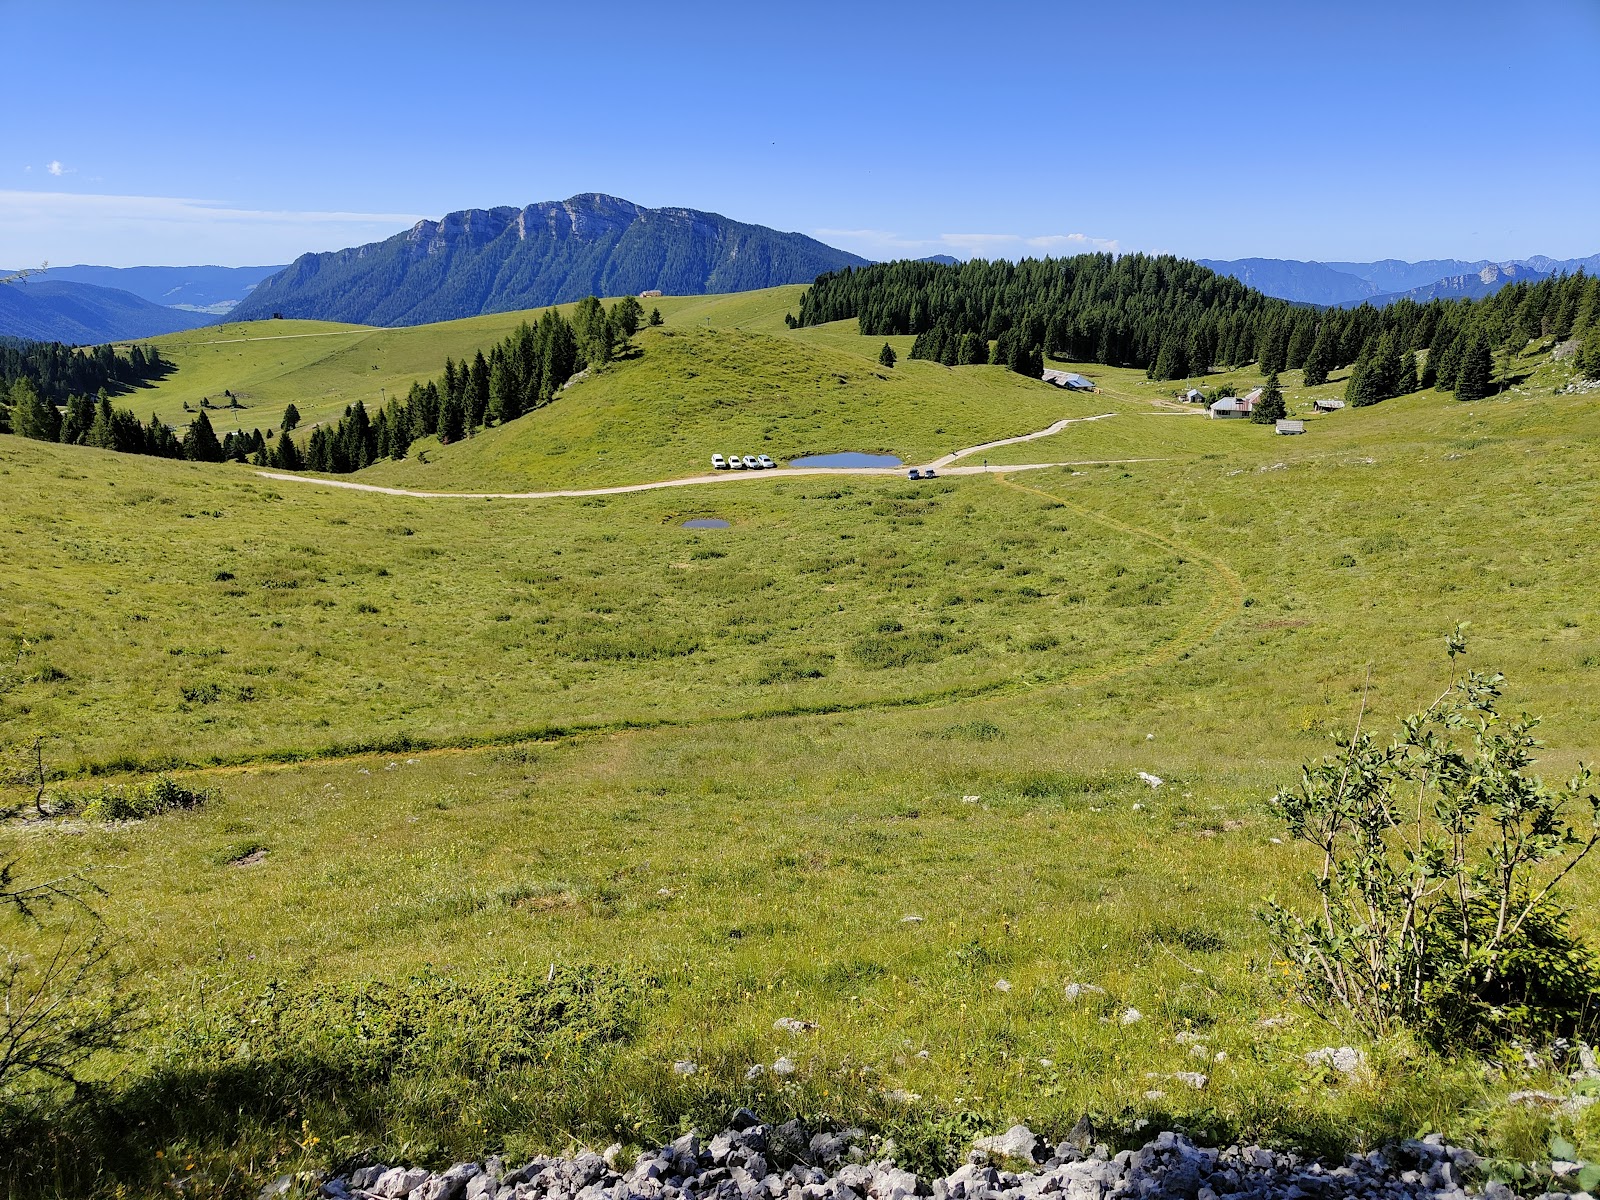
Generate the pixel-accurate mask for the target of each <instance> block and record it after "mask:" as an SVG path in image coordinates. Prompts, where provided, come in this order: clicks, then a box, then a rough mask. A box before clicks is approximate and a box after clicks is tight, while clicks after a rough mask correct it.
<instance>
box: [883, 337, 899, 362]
mask: <svg viewBox="0 0 1600 1200" xmlns="http://www.w3.org/2000/svg"><path fill="white" fill-rule="evenodd" d="M898 361H899V358H898V356H896V354H895V352H894V347H893V346H891V345H889V343H888V342H885V343H884V344H883V349H882V350H880V351H878V364H879V365H880V366H884V367H892V366H894V364H895V363H896V362H898Z"/></svg>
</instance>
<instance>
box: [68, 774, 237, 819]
mask: <svg viewBox="0 0 1600 1200" xmlns="http://www.w3.org/2000/svg"><path fill="white" fill-rule="evenodd" d="M214 795H215V793H214V792H213V790H212V789H210V788H191V787H188V786H186V785H184V784H181V783H179V782H178V781H177V780H175V779H173V778H172V777H171V776H170V775H159V776H157V777H156V778H155V779H153V780H151V781H150V782H148V783H135V784H121V785H113V786H111V787H104V788H100V789H99V790H98V791H94V792H87V793H84V794H83V795H81V796H79V797H77V803H76V805H75V807H77V809H78V811H79V812H81V813H82V815H83V816H84V817H85V818H86V819H87V820H90V821H142V820H144V819H145V818H146V817H153V816H156V815H158V814H160V813H164V812H170V811H172V810H174V809H184V808H199V807H200V806H201V805H203V804H206V803H207V802H209V801H210V800H211V799H213V797H214Z"/></svg>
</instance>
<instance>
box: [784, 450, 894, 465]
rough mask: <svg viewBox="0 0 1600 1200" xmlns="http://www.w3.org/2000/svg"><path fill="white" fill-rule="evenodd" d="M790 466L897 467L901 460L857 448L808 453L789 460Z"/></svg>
mask: <svg viewBox="0 0 1600 1200" xmlns="http://www.w3.org/2000/svg"><path fill="white" fill-rule="evenodd" d="M789 465H790V466H791V467H898V466H901V465H902V464H901V462H900V460H899V459H898V458H896V457H895V456H894V455H893V454H863V453H862V452H861V451H859V450H842V451H840V452H839V453H838V454H808V455H806V457H804V458H792V459H790V460H789Z"/></svg>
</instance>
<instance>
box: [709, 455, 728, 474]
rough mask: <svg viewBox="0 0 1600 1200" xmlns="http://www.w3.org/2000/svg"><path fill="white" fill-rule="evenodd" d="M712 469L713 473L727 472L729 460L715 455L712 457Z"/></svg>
mask: <svg viewBox="0 0 1600 1200" xmlns="http://www.w3.org/2000/svg"><path fill="white" fill-rule="evenodd" d="M711 469H712V470H713V471H726V470H727V469H728V460H727V459H725V458H723V457H722V455H720V454H713V455H712V456H711Z"/></svg>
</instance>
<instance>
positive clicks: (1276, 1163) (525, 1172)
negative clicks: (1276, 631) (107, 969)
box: [268, 1090, 1571, 1200]
mask: <svg viewBox="0 0 1600 1200" xmlns="http://www.w3.org/2000/svg"><path fill="white" fill-rule="evenodd" d="M1146 1097H1147V1098H1148V1099H1151V1100H1156V1099H1160V1098H1163V1093H1161V1092H1160V1091H1155V1090H1152V1091H1150V1092H1147V1093H1146ZM1080 1131H1081V1132H1080ZM1093 1136H1094V1133H1093V1129H1092V1127H1091V1126H1090V1125H1089V1124H1088V1122H1087V1121H1081V1122H1079V1126H1078V1128H1077V1129H1074V1130H1073V1135H1072V1137H1071V1139H1069V1140H1068V1141H1066V1142H1063V1143H1061V1144H1060V1145H1058V1146H1055V1147H1051V1146H1049V1145H1047V1144H1045V1143H1044V1142H1043V1141H1042V1140H1041V1139H1040V1138H1038V1137H1036V1136H1035V1135H1034V1133H1033V1132H1032V1130H1030V1129H1029V1128H1028V1127H1027V1126H1026V1125H1014V1126H1012V1127H1011V1128H1010V1129H1008V1130H1006V1131H1005V1132H1004V1133H1002V1134H999V1135H996V1136H993V1137H987V1138H979V1139H978V1140H977V1141H976V1142H975V1143H974V1144H973V1151H974V1154H975V1157H974V1158H973V1159H971V1160H969V1161H968V1163H967V1164H966V1165H965V1166H962V1167H960V1168H959V1169H958V1170H956V1171H955V1172H953V1173H952V1174H950V1175H948V1176H946V1177H943V1178H938V1177H924V1176H919V1175H916V1174H914V1173H913V1172H911V1171H907V1170H904V1169H903V1168H901V1167H900V1166H898V1165H897V1164H896V1163H895V1162H894V1161H893V1155H894V1149H893V1143H892V1142H885V1143H878V1144H874V1143H873V1142H872V1141H871V1140H870V1139H868V1137H867V1135H866V1134H864V1133H863V1132H862V1131H861V1130H859V1129H840V1128H839V1127H837V1126H833V1125H827V1126H822V1127H820V1128H816V1129H812V1128H809V1127H807V1126H806V1125H804V1124H802V1123H801V1122H799V1121H789V1122H786V1123H785V1124H783V1125H779V1126H776V1127H772V1126H767V1125H764V1124H762V1123H761V1122H760V1120H759V1118H757V1117H756V1115H755V1114H754V1113H751V1112H750V1111H749V1110H747V1109H740V1110H738V1111H737V1112H736V1113H735V1114H734V1117H733V1122H732V1124H731V1125H730V1127H729V1128H727V1129H725V1130H723V1131H722V1132H720V1133H718V1134H717V1135H716V1136H715V1137H714V1138H712V1139H711V1140H710V1141H709V1142H702V1141H701V1139H700V1138H699V1136H698V1135H696V1134H694V1133H688V1134H685V1135H684V1136H683V1137H681V1138H679V1139H678V1140H677V1141H675V1142H673V1143H672V1144H671V1145H668V1146H661V1147H658V1148H656V1149H647V1150H645V1151H644V1152H643V1153H641V1154H640V1155H639V1156H638V1158H637V1160H636V1161H635V1162H634V1163H633V1164H632V1165H631V1166H627V1167H623V1166H621V1165H620V1164H618V1163H616V1161H615V1160H616V1158H617V1157H618V1152H617V1150H616V1149H615V1148H613V1149H612V1151H611V1153H610V1154H609V1155H608V1156H601V1155H599V1154H595V1153H594V1152H592V1151H588V1150H584V1151H581V1152H579V1153H577V1154H575V1155H572V1156H570V1157H556V1156H547V1157H540V1158H535V1159H532V1160H531V1161H529V1162H528V1163H526V1164H524V1165H523V1166H520V1167H516V1168H508V1167H507V1165H506V1164H505V1163H504V1162H503V1161H502V1160H501V1159H499V1158H498V1157H494V1156H491V1157H489V1158H487V1159H485V1160H484V1161H483V1162H481V1163H457V1164H455V1165H454V1166H452V1167H451V1168H450V1169H449V1170H446V1171H442V1172H439V1173H433V1172H430V1171H427V1170H425V1169H423V1168H420V1167H411V1168H406V1167H386V1166H383V1165H372V1166H367V1167H362V1168H360V1169H359V1170H355V1171H353V1172H350V1173H349V1174H347V1175H342V1176H336V1177H333V1178H331V1179H327V1180H326V1181H325V1182H324V1183H323V1184H322V1186H321V1194H322V1195H323V1196H324V1197H329V1198H331V1200H630V1198H631V1200H695V1198H696V1197H703V1198H705V1200H914V1198H915V1197H927V1196H932V1197H934V1198H935V1200H1045V1198H1047V1197H1048V1198H1050V1200H1121V1198H1129V1200H1132V1198H1135V1197H1139V1198H1143V1197H1148V1198H1150V1200H1177V1198H1179V1197H1183V1198H1185V1200H1220V1198H1223V1197H1227V1198H1230V1200H1341V1198H1343V1197H1362V1198H1369V1200H1469V1198H1468V1192H1467V1190H1466V1189H1467V1187H1469V1186H1470V1187H1472V1188H1473V1189H1474V1192H1476V1190H1477V1189H1478V1188H1479V1186H1480V1185H1479V1184H1478V1183H1476V1182H1473V1179H1474V1176H1475V1173H1476V1172H1477V1170H1478V1169H1479V1167H1480V1161H1479V1159H1478V1157H1477V1155H1475V1154H1473V1153H1472V1152H1471V1151H1470V1150H1465V1149H1461V1148H1458V1147H1453V1146H1449V1145H1447V1144H1445V1142H1444V1140H1443V1139H1442V1138H1440V1137H1438V1136H1437V1135H1434V1136H1430V1137H1428V1138H1425V1139H1423V1140H1421V1141H1406V1142H1402V1143H1399V1144H1398V1145H1391V1146H1388V1147H1385V1148H1383V1149H1380V1150H1374V1151H1372V1152H1370V1153H1367V1154H1362V1155H1351V1156H1350V1157H1348V1158H1347V1159H1345V1161H1344V1162H1342V1163H1337V1162H1313V1161H1309V1160H1306V1159H1303V1158H1301V1157H1299V1156H1297V1155H1294V1154H1284V1153H1278V1152H1276V1151H1273V1150H1270V1149H1268V1148H1266V1147H1263V1146H1257V1145H1234V1146H1226V1147H1221V1148H1209V1147H1203V1146H1196V1145H1195V1144H1194V1143H1193V1142H1190V1141H1189V1140H1188V1139H1187V1138H1185V1137H1183V1136H1181V1135H1179V1134H1176V1133H1162V1134H1161V1135H1160V1136H1159V1137H1156V1138H1155V1139H1154V1140H1152V1141H1149V1142H1147V1143H1145V1145H1144V1146H1142V1147H1141V1148H1139V1149H1136V1150H1124V1151H1122V1152H1121V1153H1119V1154H1115V1155H1113V1154H1112V1153H1111V1152H1110V1151H1109V1150H1108V1149H1107V1148H1106V1147H1105V1146H1103V1145H1097V1146H1093V1147H1092V1148H1091V1147H1090V1143H1091V1142H1092V1141H1093ZM991 1156H993V1157H999V1158H1002V1159H1004V1160H1005V1162H1006V1164H1007V1165H1016V1166H1025V1165H1027V1164H1034V1163H1037V1165H1036V1166H1032V1167H1031V1168H1030V1169H1025V1170H1023V1171H1021V1172H1020V1173H1017V1174H1012V1173H1011V1172H1009V1171H1004V1170H999V1169H997V1168H996V1167H995V1166H994V1165H992V1164H990V1163H989V1162H987V1161H984V1160H985V1159H986V1158H988V1157H991ZM1040 1160H1042V1161H1040ZM1559 1165H1560V1166H1563V1167H1565V1166H1569V1165H1571V1164H1566V1163H1562V1164H1559ZM273 1186H274V1185H271V1184H269V1185H268V1187H269V1188H270V1187H273ZM1481 1187H1482V1190H1481V1195H1482V1197H1483V1200H1514V1197H1515V1193H1513V1192H1512V1190H1511V1189H1510V1188H1509V1187H1507V1186H1506V1185H1504V1184H1501V1183H1495V1182H1489V1183H1486V1184H1483V1185H1481ZM1566 1198H1567V1193H1564V1192H1548V1193H1545V1195H1544V1197H1542V1198H1541V1200H1566Z"/></svg>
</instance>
